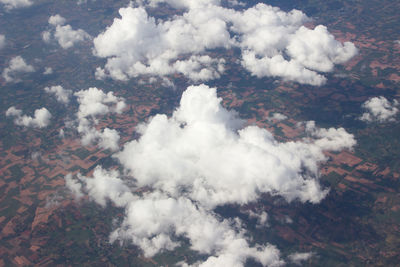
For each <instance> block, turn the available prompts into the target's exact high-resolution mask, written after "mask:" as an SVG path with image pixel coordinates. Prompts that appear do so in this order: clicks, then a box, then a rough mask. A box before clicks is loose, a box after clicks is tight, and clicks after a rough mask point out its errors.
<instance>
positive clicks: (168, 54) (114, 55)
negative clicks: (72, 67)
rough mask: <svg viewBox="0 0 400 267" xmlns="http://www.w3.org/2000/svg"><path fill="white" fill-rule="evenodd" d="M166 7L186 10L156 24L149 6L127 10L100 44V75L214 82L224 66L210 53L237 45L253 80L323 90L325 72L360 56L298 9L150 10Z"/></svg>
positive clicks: (208, 0) (194, 6)
mask: <svg viewBox="0 0 400 267" xmlns="http://www.w3.org/2000/svg"><path fill="white" fill-rule="evenodd" d="M161 2H166V3H168V4H170V5H171V6H173V7H175V8H183V9H185V10H186V12H185V13H184V14H183V15H176V16H174V17H173V18H171V19H169V20H165V21H162V20H157V21H156V20H155V18H152V17H149V16H148V14H147V12H146V10H145V9H144V8H143V7H138V8H133V7H127V8H121V9H120V10H119V13H120V16H121V18H116V19H114V22H113V24H112V25H111V26H109V27H108V28H107V29H106V30H105V31H104V32H103V33H101V34H99V35H98V36H97V37H96V38H95V39H94V47H95V49H94V52H95V55H97V56H99V57H102V58H107V63H106V65H105V67H104V69H102V68H99V69H98V70H97V74H98V75H97V77H99V78H101V77H105V76H107V75H109V76H111V77H112V78H114V79H118V80H127V79H129V78H131V77H136V76H138V75H141V74H148V75H160V76H163V75H169V74H173V73H182V74H183V75H185V76H186V77H188V78H189V79H191V80H194V81H205V80H210V79H216V78H219V77H220V74H221V73H222V72H223V71H224V63H225V60H224V59H223V58H220V57H210V56H209V55H208V53H209V52H210V51H211V50H213V49H221V48H226V49H229V48H233V47H237V48H240V50H241V53H242V59H241V62H242V65H243V67H244V68H246V69H247V70H248V71H250V72H251V74H253V75H255V76H258V77H265V76H274V77H281V78H283V79H286V80H292V81H297V82H300V83H306V84H312V85H321V84H323V83H324V82H325V81H326V78H325V77H324V76H323V75H322V74H321V72H330V71H332V70H333V69H334V65H335V64H340V63H344V62H346V61H347V60H349V59H350V58H351V57H353V56H354V55H355V54H356V53H357V49H356V48H355V46H354V45H353V44H352V43H349V42H346V43H344V44H341V43H340V42H338V41H336V40H335V39H334V37H333V35H332V34H330V33H329V32H328V30H327V29H326V27H324V26H322V25H319V26H317V27H315V28H314V29H309V28H306V27H304V26H303V24H304V23H305V22H307V21H309V18H307V16H306V15H305V14H304V13H302V12H300V11H297V10H293V11H291V12H289V13H286V12H283V11H281V10H280V9H278V8H274V7H271V6H268V5H265V4H258V5H256V6H254V7H252V8H249V9H247V10H244V11H235V10H234V9H229V8H224V7H222V6H220V2H219V1H217V0H204V1H180V0H169V1H167V0H154V1H150V5H153V6H154V5H157V4H158V3H161ZM100 74H101V75H100Z"/></svg>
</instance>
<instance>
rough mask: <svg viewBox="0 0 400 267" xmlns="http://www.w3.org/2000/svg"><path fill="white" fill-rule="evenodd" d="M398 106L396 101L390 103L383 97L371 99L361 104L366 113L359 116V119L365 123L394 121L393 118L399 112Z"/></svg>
mask: <svg viewBox="0 0 400 267" xmlns="http://www.w3.org/2000/svg"><path fill="white" fill-rule="evenodd" d="M398 106H399V102H398V101H397V100H393V103H390V102H389V101H388V100H387V99H386V98H385V97H383V96H377V97H373V98H371V99H369V100H367V101H365V102H364V103H363V104H362V107H363V108H364V109H365V111H366V112H364V113H363V114H362V115H361V117H360V119H361V120H362V121H366V122H373V121H377V122H387V121H395V120H396V118H395V116H396V114H397V113H398V112H399V109H398V108H397V107H398Z"/></svg>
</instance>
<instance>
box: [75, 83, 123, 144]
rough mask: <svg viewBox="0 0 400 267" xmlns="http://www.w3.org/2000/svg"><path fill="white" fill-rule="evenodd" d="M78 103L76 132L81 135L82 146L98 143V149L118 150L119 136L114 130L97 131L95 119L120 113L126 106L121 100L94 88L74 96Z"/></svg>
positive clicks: (112, 94) (111, 93) (110, 93)
mask: <svg viewBox="0 0 400 267" xmlns="http://www.w3.org/2000/svg"><path fill="white" fill-rule="evenodd" d="M74 95H75V96H76V97H77V100H78V103H79V110H78V112H77V114H76V116H77V119H78V127H77V130H78V132H79V133H80V134H81V135H82V144H83V145H90V144H93V143H96V142H97V143H98V144H99V145H100V147H102V148H105V149H111V150H114V151H115V150H118V148H119V147H118V142H119V138H120V136H119V134H118V132H117V131H116V130H111V129H109V128H105V129H104V130H102V131H99V130H97V129H96V128H95V127H94V125H96V124H97V122H98V121H97V119H96V117H98V116H102V115H106V114H108V113H118V114H120V113H122V111H123V109H124V108H125V106H126V104H125V102H124V100H123V98H120V97H116V96H115V95H114V93H113V92H108V93H107V94H105V93H104V92H103V91H101V90H100V89H97V88H95V87H92V88H89V89H87V90H81V91H79V92H76V93H75V94H74Z"/></svg>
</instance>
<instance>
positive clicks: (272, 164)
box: [68, 85, 355, 266]
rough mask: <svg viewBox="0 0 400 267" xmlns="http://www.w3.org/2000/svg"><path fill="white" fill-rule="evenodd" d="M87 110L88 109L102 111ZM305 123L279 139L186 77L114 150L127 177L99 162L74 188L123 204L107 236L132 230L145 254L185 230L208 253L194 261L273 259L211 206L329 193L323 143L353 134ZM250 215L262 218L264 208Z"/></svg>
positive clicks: (350, 141)
mask: <svg viewBox="0 0 400 267" xmlns="http://www.w3.org/2000/svg"><path fill="white" fill-rule="evenodd" d="M84 110H86V109H84ZM84 110H82V111H81V112H82V113H83V114H85V117H86V116H87V115H86V114H98V113H102V112H100V110H102V108H96V110H99V111H84ZM90 110H91V109H90ZM306 129H307V132H308V133H309V135H310V136H309V137H307V138H305V139H304V140H300V141H297V142H286V143H280V142H278V141H277V140H275V139H274V137H273V136H272V134H271V133H269V132H268V131H266V130H264V129H261V128H259V127H257V126H245V124H244V121H242V120H240V119H239V118H238V117H237V113H236V112H234V111H229V110H227V109H225V108H224V107H223V106H222V105H221V99H220V98H218V97H217V93H216V89H215V88H209V87H208V86H206V85H200V86H190V87H188V89H187V90H186V91H185V92H184V93H183V95H182V98H181V101H180V106H179V107H178V108H177V109H176V110H175V112H174V113H173V115H172V116H171V117H169V118H168V117H167V116H166V115H162V114H159V115H156V116H154V117H153V118H151V119H150V120H149V121H148V122H147V123H144V124H142V125H140V126H139V127H138V132H139V134H140V138H139V139H138V140H134V141H131V142H128V143H126V144H125V146H124V148H123V150H122V151H120V152H118V153H117V154H116V157H117V158H118V159H119V161H120V163H121V165H122V167H123V169H124V173H125V174H126V175H127V176H126V175H125V177H124V178H121V176H120V174H119V173H118V172H117V171H107V170H104V169H102V168H101V167H97V168H96V170H95V171H94V174H93V177H84V176H82V175H78V177H77V178H76V179H75V183H78V182H79V183H80V184H81V185H82V186H81V188H80V191H79V193H78V194H80V193H85V194H88V195H89V197H90V198H91V199H92V200H94V201H95V202H97V203H98V204H100V205H102V206H104V205H106V203H107V201H111V202H112V203H114V204H115V205H116V206H119V207H123V208H125V218H124V221H123V222H122V225H121V226H120V227H119V228H118V229H116V230H115V231H114V232H113V233H112V234H111V241H114V240H118V239H129V240H131V241H132V242H133V243H134V244H135V245H137V246H139V247H140V248H141V249H142V250H143V253H144V254H145V256H148V257H151V256H153V255H155V254H157V253H159V252H160V251H163V250H174V249H175V248H176V247H178V246H180V245H181V242H182V239H181V237H184V238H185V239H187V240H189V242H190V246H191V249H192V250H194V251H197V252H199V253H201V254H206V255H209V257H208V258H207V259H206V260H205V261H204V262H202V263H198V264H197V265H196V266H243V265H244V263H245V262H246V259H248V258H254V259H255V260H256V261H258V262H260V263H261V264H262V265H263V266H279V265H282V264H283V260H282V259H281V258H280V255H279V250H277V249H276V248H275V247H274V246H272V245H270V244H265V245H262V244H261V245H260V244H256V245H254V246H251V245H250V244H249V241H248V240H247V239H246V237H245V234H246V229H245V228H243V225H242V224H241V222H240V220H239V219H237V218H236V219H229V220H228V219H223V218H221V217H220V216H218V215H217V214H216V213H215V212H214V209H215V208H216V207H217V206H221V205H226V204H239V205H243V204H248V203H250V202H255V201H257V200H258V199H259V198H260V197H261V195H262V194H263V193H269V194H272V195H279V196H282V197H283V198H285V199H286V200H287V201H293V200H296V199H297V200H299V201H301V202H311V203H318V202H319V201H321V199H323V198H324V197H325V196H326V194H327V192H328V191H327V190H326V189H323V188H321V186H320V185H319V182H318V177H319V172H318V166H319V164H320V163H321V162H324V161H325V160H326V158H325V156H324V154H323V151H324V150H340V149H343V148H351V147H352V146H353V145H354V144H355V140H354V137H353V136H352V135H351V134H348V133H347V132H345V131H344V130H343V129H333V128H331V129H319V128H317V127H316V126H315V123H313V122H309V123H307V127H306ZM70 178H71V177H69V178H68V179H70ZM75 183H72V188H71V190H76V188H77V187H78V186H76V185H75ZM74 188H75V189H74ZM144 188H147V190H144V191H143V190H142V189H144ZM149 188H151V190H149ZM137 191H141V192H142V193H141V194H140V195H139V194H137V193H135V192H137ZM249 215H250V216H252V217H254V218H256V219H257V221H258V225H259V226H260V227H261V226H262V225H263V226H265V225H266V222H267V214H266V213H265V212H260V213H254V212H253V213H249Z"/></svg>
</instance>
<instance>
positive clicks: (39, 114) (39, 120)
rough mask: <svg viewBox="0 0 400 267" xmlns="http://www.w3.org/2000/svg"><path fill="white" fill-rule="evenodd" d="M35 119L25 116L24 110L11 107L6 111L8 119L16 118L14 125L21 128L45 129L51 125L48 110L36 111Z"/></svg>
mask: <svg viewBox="0 0 400 267" xmlns="http://www.w3.org/2000/svg"><path fill="white" fill-rule="evenodd" d="M34 114H35V115H34V116H33V117H31V116H27V115H23V114H22V110H20V109H17V108H15V107H10V108H9V109H7V111H6V116H7V117H14V123H15V124H16V125H19V126H25V127H33V128H44V127H47V125H49V124H50V119H51V114H50V112H49V111H48V110H47V109H46V108H41V109H37V110H35V113H34Z"/></svg>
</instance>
